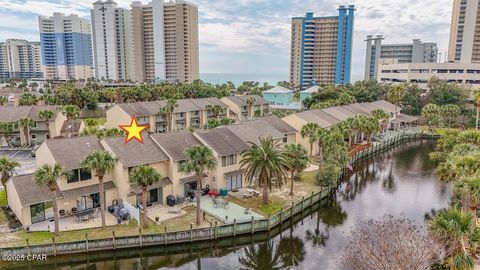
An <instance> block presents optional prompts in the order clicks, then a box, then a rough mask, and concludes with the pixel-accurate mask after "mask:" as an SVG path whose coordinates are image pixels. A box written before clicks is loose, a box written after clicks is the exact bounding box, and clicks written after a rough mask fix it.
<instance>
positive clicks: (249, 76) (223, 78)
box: [200, 73, 289, 86]
mask: <svg viewBox="0 0 480 270" xmlns="http://www.w3.org/2000/svg"><path fill="white" fill-rule="evenodd" d="M200 79H201V80H202V81H204V82H207V83H211V84H223V83H227V82H229V81H230V82H232V83H233V84H235V86H238V85H239V84H241V83H242V82H244V81H256V82H260V84H263V83H265V82H266V83H268V84H270V85H277V83H278V82H280V81H288V80H289V75H288V74H262V73H200Z"/></svg>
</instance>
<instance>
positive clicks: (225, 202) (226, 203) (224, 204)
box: [220, 201, 230, 208]
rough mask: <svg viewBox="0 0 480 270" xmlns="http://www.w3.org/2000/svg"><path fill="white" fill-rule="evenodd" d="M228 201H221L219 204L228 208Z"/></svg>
mask: <svg viewBox="0 0 480 270" xmlns="http://www.w3.org/2000/svg"><path fill="white" fill-rule="evenodd" d="M229 203H230V202H229V201H222V202H221V203H220V204H221V206H222V207H223V208H228V205H229Z"/></svg>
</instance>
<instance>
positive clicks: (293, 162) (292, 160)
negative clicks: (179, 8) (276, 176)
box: [283, 143, 309, 195]
mask: <svg viewBox="0 0 480 270" xmlns="http://www.w3.org/2000/svg"><path fill="white" fill-rule="evenodd" d="M283 151H284V154H285V156H286V157H287V162H288V165H289V168H290V174H291V180H290V182H291V183H290V195H293V181H294V180H295V177H296V175H297V174H299V173H301V172H302V171H303V170H305V168H307V166H308V158H309V157H308V152H307V149H305V147H303V145H301V144H293V143H292V144H287V145H285V147H284V149H283Z"/></svg>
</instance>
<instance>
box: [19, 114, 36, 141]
mask: <svg viewBox="0 0 480 270" xmlns="http://www.w3.org/2000/svg"><path fill="white" fill-rule="evenodd" d="M17 124H18V127H19V128H20V130H21V133H22V134H23V137H24V138H25V141H26V145H28V146H30V128H31V127H33V120H32V119H30V118H28V117H26V118H21V119H20V120H18V122H17Z"/></svg>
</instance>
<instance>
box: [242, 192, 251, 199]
mask: <svg viewBox="0 0 480 270" xmlns="http://www.w3.org/2000/svg"><path fill="white" fill-rule="evenodd" d="M242 196H243V198H245V199H249V198H251V197H252V194H251V193H243V194H242Z"/></svg>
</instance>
